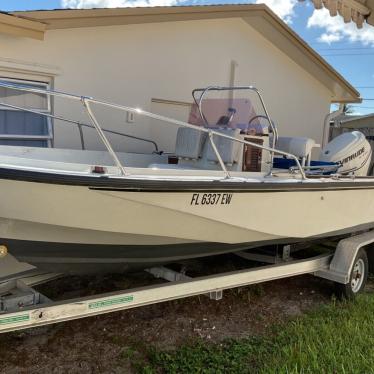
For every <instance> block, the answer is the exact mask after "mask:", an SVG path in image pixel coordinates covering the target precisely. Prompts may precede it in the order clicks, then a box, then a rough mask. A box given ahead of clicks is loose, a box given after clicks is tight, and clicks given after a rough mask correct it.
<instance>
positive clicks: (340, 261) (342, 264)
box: [315, 230, 374, 284]
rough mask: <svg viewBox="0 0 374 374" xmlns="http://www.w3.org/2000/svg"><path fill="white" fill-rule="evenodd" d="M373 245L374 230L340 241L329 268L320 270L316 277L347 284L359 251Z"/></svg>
mask: <svg viewBox="0 0 374 374" xmlns="http://www.w3.org/2000/svg"><path fill="white" fill-rule="evenodd" d="M372 243H374V230H373V231H368V232H365V233H363V234H359V235H355V236H351V237H349V238H346V239H342V240H340V242H339V243H338V245H337V247H336V250H335V253H334V256H333V258H332V260H331V262H330V266H329V268H328V269H326V270H320V271H318V272H316V273H315V275H317V276H319V277H321V278H325V279H329V280H332V281H334V282H337V283H342V284H347V283H348V282H349V278H350V274H351V271H352V268H353V262H354V260H355V258H356V256H357V253H358V251H359V250H360V249H361V248H362V247H365V246H367V245H369V244H372Z"/></svg>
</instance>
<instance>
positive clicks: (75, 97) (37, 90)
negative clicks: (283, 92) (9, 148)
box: [0, 82, 307, 179]
mask: <svg viewBox="0 0 374 374" xmlns="http://www.w3.org/2000/svg"><path fill="white" fill-rule="evenodd" d="M0 87H6V88H10V89H15V90H20V91H25V92H34V93H40V94H44V95H49V96H56V97H64V98H68V99H72V100H77V101H80V102H81V103H82V105H83V107H84V108H85V110H86V113H87V115H88V117H89V119H90V121H91V123H92V125H93V127H94V128H95V129H96V131H97V133H98V135H99V137H100V139H101V140H102V142H103V144H104V145H105V147H106V148H107V150H108V152H109V154H110V155H111V156H112V158H113V161H114V163H115V164H116V165H117V167H118V168H119V170H120V172H121V174H122V175H124V176H128V175H129V173H128V172H127V171H126V169H125V167H124V166H123V165H122V164H121V161H120V160H119V158H118V157H117V155H116V153H115V151H114V150H113V148H112V146H111V144H110V142H109V141H108V139H107V138H106V136H105V134H104V132H103V130H102V128H101V127H100V125H99V123H98V122H97V120H96V117H95V115H94V113H93V112H92V109H91V103H93V104H98V105H103V106H106V107H109V108H114V109H119V110H123V111H125V112H131V113H137V114H141V115H144V116H146V117H149V118H153V119H156V120H159V121H163V122H167V123H171V124H174V125H178V126H183V127H188V128H191V129H194V130H197V131H201V132H206V133H208V135H209V138H210V139H211V142H212V143H213V144H214V142H213V136H219V137H222V138H226V139H230V140H231V141H236V142H238V143H242V144H247V145H250V146H253V147H255V148H259V149H263V150H265V151H268V152H270V153H272V152H273V154H280V155H283V156H286V157H289V158H291V159H293V160H294V161H295V163H296V166H297V168H298V169H299V172H300V175H301V178H302V179H307V178H306V175H305V173H304V170H303V168H302V166H301V164H300V162H299V159H298V158H297V157H296V156H295V155H293V154H291V153H287V152H283V151H280V150H277V149H275V148H272V147H267V146H264V145H260V144H256V143H252V142H249V141H247V140H242V139H237V138H234V137H232V136H229V135H225V134H222V133H220V132H218V131H214V130H211V129H207V128H205V127H201V126H196V125H192V124H190V123H187V122H183V121H179V120H176V119H172V118H168V117H165V116H161V115H159V114H154V113H150V112H146V111H143V110H141V109H139V108H131V107H128V106H124V105H119V104H113V103H110V102H106V101H100V100H95V99H93V98H92V97H88V96H79V95H74V94H68V93H66V92H60V91H53V90H45V89H40V88H33V87H28V86H22V85H18V84H11V83H4V82H0ZM248 87H252V86H248ZM252 88H254V87H252ZM256 90H257V89H256ZM39 114H41V115H42V114H43V113H39ZM269 118H270V117H269ZM274 135H275V134H274ZM213 149H214V151H215V153H216V155H217V158H218V160H219V163H220V165H221V167H222V170H223V172H224V174H225V179H226V178H231V176H230V174H229V172H228V170H227V169H226V167H225V165H224V162H223V160H222V157H221V156H220V154H219V152H218V150H217V148H216V147H215V146H214V147H213Z"/></svg>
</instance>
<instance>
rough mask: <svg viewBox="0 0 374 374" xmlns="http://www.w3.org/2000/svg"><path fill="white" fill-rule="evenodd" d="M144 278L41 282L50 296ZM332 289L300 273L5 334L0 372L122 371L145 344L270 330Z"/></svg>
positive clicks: (170, 344) (160, 345) (0, 342)
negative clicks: (217, 296)
mask: <svg viewBox="0 0 374 374" xmlns="http://www.w3.org/2000/svg"><path fill="white" fill-rule="evenodd" d="M226 265H227V263H226ZM229 267H230V266H229ZM149 279H150V278H147V277H146V278H144V277H143V278H138V279H137V278H136V276H135V280H134V278H132V279H130V280H129V279H128V278H124V277H122V278H121V277H113V276H112V277H103V278H90V277H86V278H79V279H78V278H76V277H72V278H66V279H63V280H60V281H55V283H53V284H52V286H51V285H48V286H43V287H45V291H48V287H49V291H50V292H52V293H53V292H56V290H59V291H60V290H61V289H64V287H65V295H64V296H65V297H66V296H68V297H75V296H78V295H83V294H90V293H95V292H97V291H100V292H105V291H107V290H109V289H110V290H113V287H114V288H116V287H117V288H118V287H122V286H123V285H124V284H126V286H134V285H137V286H139V285H143V284H141V283H143V282H144V283H148V282H149ZM43 287H41V288H43ZM332 291H333V289H332V284H331V283H330V282H328V281H325V280H322V279H319V278H315V277H312V276H301V277H295V278H289V279H284V280H278V281H274V282H269V283H265V284H262V285H256V286H250V287H243V288H239V289H235V290H229V291H225V292H224V297H223V299H222V300H220V301H214V300H210V299H209V298H207V297H205V296H199V297H192V298H188V299H183V300H177V301H171V302H166V303H163V304H157V305H151V306H146V307H142V308H137V309H133V310H127V311H123V312H116V313H112V314H108V315H102V316H97V317H91V318H86V319H82V320H77V321H71V322H66V323H61V324H58V325H52V326H47V327H43V328H38V329H30V330H26V331H21V332H14V333H9V334H3V335H1V337H0V372H1V373H7V374H9V373H39V374H40V373H65V372H69V373H124V372H126V373H127V372H131V371H132V364H133V362H134V360H135V361H136V360H137V355H139V354H141V352H142V351H143V350H146V349H147V348H148V347H149V346H154V347H157V348H160V349H173V348H175V347H177V346H179V345H181V344H183V343H186V342H188V341H191V340H192V341H193V340H194V339H196V338H201V339H205V340H206V341H211V342H219V341H222V340H223V339H227V338H241V337H247V336H253V335H259V334H260V335H261V334H264V333H268V332H269V327H270V326H272V325H273V324H274V323H278V322H282V321H285V320H288V319H290V318H294V317H295V316H298V315H301V314H302V313H304V312H305V311H307V310H310V309H311V308H314V307H316V306H318V305H320V304H321V303H324V302H327V301H329V300H330V298H331V294H332ZM46 293H47V292H46Z"/></svg>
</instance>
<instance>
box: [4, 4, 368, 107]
mask: <svg viewBox="0 0 374 374" xmlns="http://www.w3.org/2000/svg"><path fill="white" fill-rule="evenodd" d="M228 3H230V4H235V3H237V4H238V3H241V4H243V3H246V4H248V3H265V4H267V5H268V6H269V7H270V8H271V9H273V11H274V12H275V13H276V14H278V16H279V17H281V18H282V19H283V20H284V21H285V22H286V23H287V24H288V25H289V26H290V27H291V28H292V29H293V30H294V31H296V32H297V33H298V34H299V35H300V36H301V37H302V38H303V39H304V40H305V41H306V42H307V43H308V44H309V45H310V46H311V47H312V48H314V49H315V50H316V51H317V52H318V53H319V54H320V55H321V56H322V57H323V58H325V59H326V60H327V62H329V63H330V64H331V65H332V66H333V67H334V68H335V69H336V70H337V71H338V72H339V73H341V74H342V75H343V76H344V77H345V78H346V79H347V80H348V81H349V82H350V83H351V84H352V85H353V86H354V87H356V88H357V89H358V91H360V92H361V96H362V97H363V98H365V100H364V101H363V103H362V104H357V105H354V106H353V108H354V111H355V114H368V113H371V112H374V27H373V26H368V25H367V24H365V26H364V28H363V29H361V30H359V29H357V27H356V25H355V24H353V23H350V24H344V22H343V20H342V18H341V17H339V16H337V17H330V15H329V13H328V11H327V10H326V9H321V10H315V9H314V7H313V5H312V4H311V1H310V0H306V1H304V2H299V1H298V0H247V1H245V0H0V10H1V11H12V10H35V9H38V10H39V9H56V8H95V7H96V8H98V7H128V6H168V5H208V4H228Z"/></svg>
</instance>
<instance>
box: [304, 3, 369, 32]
mask: <svg viewBox="0 0 374 374" xmlns="http://www.w3.org/2000/svg"><path fill="white" fill-rule="evenodd" d="M299 1H305V0H299ZM311 1H312V3H313V4H314V7H315V8H316V9H321V8H323V7H325V8H327V9H328V10H329V12H330V15H331V17H335V16H337V15H338V14H339V15H340V16H342V17H343V19H344V22H346V23H348V22H354V23H355V24H356V25H357V27H358V28H359V29H361V28H362V27H363V24H364V22H365V21H366V22H367V23H368V24H370V25H374V0H311Z"/></svg>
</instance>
